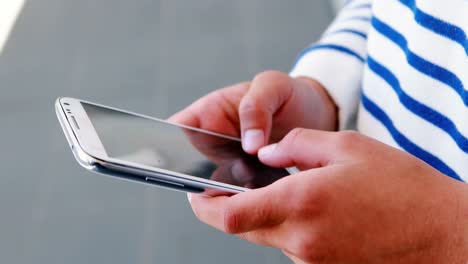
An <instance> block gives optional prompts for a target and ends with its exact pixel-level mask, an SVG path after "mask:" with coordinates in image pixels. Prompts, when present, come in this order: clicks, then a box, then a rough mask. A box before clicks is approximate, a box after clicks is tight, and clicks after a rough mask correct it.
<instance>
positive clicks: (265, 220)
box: [191, 184, 287, 234]
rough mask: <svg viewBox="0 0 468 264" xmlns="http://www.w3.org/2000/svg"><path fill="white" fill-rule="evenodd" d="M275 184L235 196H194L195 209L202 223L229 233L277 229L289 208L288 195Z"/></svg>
mask: <svg viewBox="0 0 468 264" xmlns="http://www.w3.org/2000/svg"><path fill="white" fill-rule="evenodd" d="M274 185H275V184H273V185H270V186H268V187H265V188H261V189H256V190H249V191H247V192H244V193H239V194H236V195H234V196H231V197H225V196H221V197H203V196H199V195H192V200H191V205H192V209H193V211H194V213H195V215H196V216H197V217H198V218H199V219H200V220H201V221H202V222H204V223H206V224H208V225H211V226H213V227H215V228H217V229H219V230H221V231H223V232H226V233H231V234H239V233H245V232H248V231H251V230H255V229H259V228H267V227H271V226H275V225H278V224H280V223H281V222H283V221H284V220H285V219H286V216H287V208H286V205H285V202H284V195H282V194H281V193H280V192H279V191H277V190H278V189H279V188H277V187H273V186H274ZM272 187H273V188H272Z"/></svg>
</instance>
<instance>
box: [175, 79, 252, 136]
mask: <svg viewBox="0 0 468 264" xmlns="http://www.w3.org/2000/svg"><path fill="white" fill-rule="evenodd" d="M248 87H249V83H238V84H235V85H232V86H229V87H226V88H223V89H220V90H216V91H214V92H212V93H210V94H208V95H206V96H204V97H202V98H200V99H198V100H197V101H195V102H194V103H192V104H191V105H190V106H188V107H187V108H185V109H183V110H181V111H179V112H178V113H176V114H174V115H173V116H171V117H170V118H169V119H168V120H169V121H170V122H174V123H179V124H183V125H188V126H192V127H197V128H201V129H206V130H211V131H214V132H219V133H224V134H226V133H227V134H230V135H232V136H236V137H240V133H239V132H240V123H239V115H238V112H237V110H238V108H239V104H240V101H241V98H242V96H243V95H244V94H245V93H246V91H247V89H248Z"/></svg>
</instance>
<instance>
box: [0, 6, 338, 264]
mask: <svg viewBox="0 0 468 264" xmlns="http://www.w3.org/2000/svg"><path fill="white" fill-rule="evenodd" d="M4 1H7V0H4ZM1 5H2V4H1V3H0V8H1ZM332 16H333V8H332V7H331V4H330V3H329V2H328V1H326V0H323V1H322V0H294V1H284V0H243V1H218V0H199V1H176V0H133V1H124V0H101V1H95V0H79V1H76V0H29V1H26V2H25V5H24V8H23V10H22V11H21V13H20V15H19V17H18V19H17V21H16V24H15V25H14V27H13V30H12V32H11V35H10V38H9V39H8V42H7V43H6V46H5V48H4V50H3V52H2V54H0V85H1V86H0V87H1V88H0V89H1V90H0V91H1V96H0V109H1V111H0V121H1V123H0V124H1V125H0V127H1V130H0V148H1V150H0V165H1V167H2V170H1V173H0V263H115V264H117V263H205V264H207V263H289V262H290V261H289V260H288V259H287V258H286V257H284V256H283V255H282V253H281V252H280V251H278V250H274V249H270V248H265V247H261V246H256V245H252V244H249V243H247V242H245V241H242V240H240V239H238V238H236V237H233V236H230V235H226V234H223V233H221V232H218V231H215V230H213V229H211V228H210V227H208V226H205V225H203V224H201V223H200V222H198V220H197V219H196V218H195V217H194V215H193V213H192V211H191V210H190V209H189V205H188V202H187V200H186V196H185V194H183V193H179V192H174V191H168V190H164V189H159V188H155V187H149V186H145V185H141V184H137V183H129V182H124V181H120V180H115V179H112V178H107V177H102V176H98V175H95V174H92V173H90V172H88V171H86V170H85V169H83V168H81V167H79V165H78V164H77V163H76V161H75V160H74V158H73V157H72V154H71V152H70V150H69V148H68V146H67V143H66V141H65V137H64V136H63V133H62V131H61V129H60V127H59V123H58V121H57V119H56V117H55V113H54V107H53V104H54V100H55V99H56V98H57V97H59V96H71V97H77V98H82V99H87V100H90V101H95V102H99V103H103V104H107V105H111V106H116V107H120V108H124V109H128V110H133V111H136V112H142V113H145V114H149V115H154V116H158V117H167V116H169V115H170V114H172V113H174V112H176V111H178V110H180V109H181V108H183V107H184V106H186V105H188V104H189V103H191V102H192V101H194V100H195V99H197V98H199V97H201V96H203V95H204V94H206V93H208V92H210V91H212V90H215V89H218V88H221V87H223V86H225V85H228V84H232V83H235V82H239V81H243V80H248V79H250V78H252V77H253V76H254V74H255V73H257V72H260V71H263V70H266V69H277V70H282V71H288V70H289V67H290V65H291V64H292V63H293V61H294V59H295V56H296V55H297V54H298V53H299V51H300V50H301V49H302V48H304V47H305V46H306V45H308V44H309V43H310V42H312V41H314V40H316V39H317V38H318V37H319V35H320V33H321V31H323V30H324V29H325V27H326V26H327V24H328V23H329V22H330V20H331V19H332Z"/></svg>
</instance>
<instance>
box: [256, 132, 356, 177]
mask: <svg viewBox="0 0 468 264" xmlns="http://www.w3.org/2000/svg"><path fill="white" fill-rule="evenodd" d="M360 140H361V139H360V135H359V134H358V133H356V132H350V131H345V132H325V131H319V130H311V129H303V128H296V129H294V130H292V131H291V132H290V133H289V134H288V135H286V137H284V138H283V139H282V140H281V141H280V142H279V143H277V144H272V145H269V146H266V147H263V148H261V149H260V151H259V152H258V157H259V159H260V160H261V161H262V162H263V163H264V164H266V165H269V166H272V167H280V168H281V167H282V168H286V167H291V166H298V167H299V168H301V169H310V168H318V167H325V166H328V165H330V164H334V163H337V162H339V161H340V160H341V161H343V160H346V159H347V157H349V156H350V154H351V153H353V152H354V149H355V146H356V144H358V142H359V141H360Z"/></svg>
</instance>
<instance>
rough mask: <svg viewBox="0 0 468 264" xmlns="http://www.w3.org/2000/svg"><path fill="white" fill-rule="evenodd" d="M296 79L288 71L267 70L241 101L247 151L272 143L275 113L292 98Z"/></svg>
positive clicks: (244, 143) (241, 120)
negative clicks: (271, 135) (270, 139)
mask: <svg viewBox="0 0 468 264" xmlns="http://www.w3.org/2000/svg"><path fill="white" fill-rule="evenodd" d="M293 82H294V80H293V79H291V78H290V77H289V76H288V75H287V74H285V73H281V72H276V71H267V72H263V73H260V74H258V75H257V76H256V77H255V78H254V79H253V80H252V82H251V84H250V88H249V90H248V91H247V93H246V94H245V95H244V97H243V98H242V100H241V102H240V104H239V118H240V124H241V131H242V146H243V148H244V151H246V152H247V153H250V154H256V153H257V151H258V149H260V148H261V147H263V146H264V145H265V144H268V140H269V137H270V132H271V127H272V118H273V115H274V114H275V113H276V112H277V111H278V110H279V109H280V108H281V107H282V106H283V105H284V104H285V103H286V102H287V101H288V100H289V98H290V96H291V94H292V90H293V88H292V87H293Z"/></svg>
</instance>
